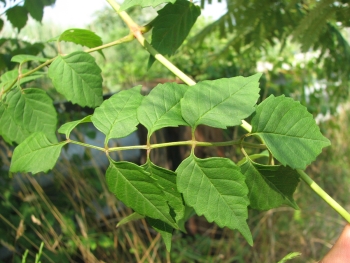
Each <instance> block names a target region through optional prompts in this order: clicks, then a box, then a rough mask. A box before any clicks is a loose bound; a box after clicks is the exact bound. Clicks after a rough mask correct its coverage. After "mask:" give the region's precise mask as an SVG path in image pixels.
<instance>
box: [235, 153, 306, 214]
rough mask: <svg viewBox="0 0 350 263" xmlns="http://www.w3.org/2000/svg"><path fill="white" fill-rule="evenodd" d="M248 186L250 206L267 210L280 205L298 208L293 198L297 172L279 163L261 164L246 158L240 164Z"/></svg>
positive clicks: (296, 183)
mask: <svg viewBox="0 0 350 263" xmlns="http://www.w3.org/2000/svg"><path fill="white" fill-rule="evenodd" d="M241 171H242V173H243V174H244V175H245V176H246V180H245V182H246V184H247V186H248V188H249V195H248V197H249V200H250V207H251V208H254V209H258V210H269V209H272V208H276V207H279V206H282V205H288V206H290V207H293V208H294V209H299V207H298V205H297V204H296V203H295V201H294V199H293V193H294V192H295V189H296V188H297V186H298V183H299V176H298V173H297V172H296V171H295V170H293V169H291V168H290V167H288V166H287V167H284V166H281V165H274V166H272V165H261V164H258V163H254V162H252V161H250V160H247V161H246V162H245V163H244V164H242V166H241Z"/></svg>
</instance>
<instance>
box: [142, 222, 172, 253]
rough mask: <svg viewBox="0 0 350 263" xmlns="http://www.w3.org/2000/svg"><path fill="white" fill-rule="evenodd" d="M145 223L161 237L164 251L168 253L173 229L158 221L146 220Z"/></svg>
mask: <svg viewBox="0 0 350 263" xmlns="http://www.w3.org/2000/svg"><path fill="white" fill-rule="evenodd" d="M146 220H147V223H148V224H150V226H151V227H153V228H154V229H155V230H156V231H157V232H158V233H160V235H161V236H162V238H163V240H164V243H165V247H166V250H167V251H168V252H170V250H171V238H172V237H173V231H174V228H172V227H171V226H169V225H168V224H166V223H164V222H163V221H161V220H159V219H153V218H149V217H147V218H146Z"/></svg>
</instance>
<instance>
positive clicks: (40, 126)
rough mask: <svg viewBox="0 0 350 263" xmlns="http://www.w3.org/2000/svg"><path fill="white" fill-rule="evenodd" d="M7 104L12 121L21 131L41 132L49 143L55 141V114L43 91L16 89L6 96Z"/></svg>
mask: <svg viewBox="0 0 350 263" xmlns="http://www.w3.org/2000/svg"><path fill="white" fill-rule="evenodd" d="M7 103H8V109H9V111H10V112H12V118H13V120H14V121H15V122H16V124H17V125H18V126H19V127H21V129H25V130H27V131H28V132H29V133H35V132H39V131H41V132H43V133H44V134H45V135H46V137H47V138H49V139H50V140H51V141H55V140H56V135H55V132H56V124H57V113H56V110H55V108H54V106H53V104H52V99H51V98H50V97H49V96H48V95H47V94H46V92H45V91H43V90H41V89H36V88H28V89H24V90H20V89H16V90H13V91H11V92H10V93H9V94H8V97H7Z"/></svg>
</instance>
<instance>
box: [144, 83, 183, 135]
mask: <svg viewBox="0 0 350 263" xmlns="http://www.w3.org/2000/svg"><path fill="white" fill-rule="evenodd" d="M187 89H188V87H187V86H186V85H180V84H176V83H165V84H159V85H157V86H156V87H155V88H154V89H152V91H151V92H150V93H149V95H148V96H146V97H145V98H144V99H143V101H142V103H141V105H140V107H139V108H138V110H137V118H138V119H139V120H140V123H141V124H142V125H143V126H145V127H146V128H147V130H148V136H149V137H150V136H151V135H152V133H154V132H155V131H156V130H159V129H161V128H164V127H178V126H179V125H188V124H187V123H186V122H185V121H184V119H183V118H182V116H181V108H180V100H181V98H182V97H183V96H184V94H185V92H186V91H187Z"/></svg>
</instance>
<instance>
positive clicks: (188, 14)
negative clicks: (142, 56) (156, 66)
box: [149, 0, 201, 65]
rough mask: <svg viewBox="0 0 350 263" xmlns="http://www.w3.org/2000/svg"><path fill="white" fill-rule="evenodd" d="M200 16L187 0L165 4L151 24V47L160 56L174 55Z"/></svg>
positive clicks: (197, 7) (197, 9) (196, 8)
mask: <svg viewBox="0 0 350 263" xmlns="http://www.w3.org/2000/svg"><path fill="white" fill-rule="evenodd" d="M200 14H201V8H200V7H199V6H197V5H195V4H193V3H192V2H190V1H187V0H177V1H176V2H175V3H173V4H172V3H169V4H167V5H166V6H165V7H163V8H162V9H161V10H159V11H158V16H157V17H156V18H155V19H154V21H153V22H152V25H153V30H152V42H151V45H152V46H153V47H154V48H155V49H156V50H157V51H158V52H159V53H160V54H162V55H169V56H171V55H173V54H175V51H176V50H177V49H178V48H179V47H180V46H181V44H182V43H183V42H184V40H185V39H186V37H187V35H188V33H189V32H190V30H191V28H192V26H193V25H194V23H195V22H196V20H197V18H198V17H199V16H200ZM149 65H150V64H149Z"/></svg>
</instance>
